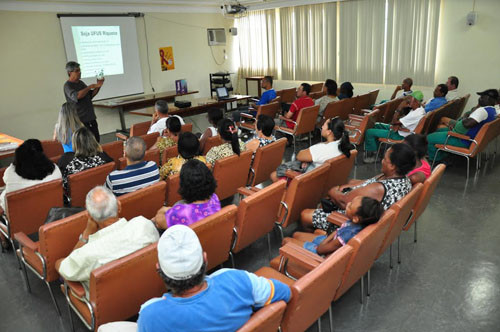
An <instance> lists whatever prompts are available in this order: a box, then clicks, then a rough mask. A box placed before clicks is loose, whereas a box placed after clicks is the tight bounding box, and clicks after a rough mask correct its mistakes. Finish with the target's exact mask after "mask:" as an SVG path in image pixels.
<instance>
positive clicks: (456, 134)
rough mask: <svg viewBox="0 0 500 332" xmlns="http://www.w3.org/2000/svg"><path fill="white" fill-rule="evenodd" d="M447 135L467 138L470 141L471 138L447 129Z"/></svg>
mask: <svg viewBox="0 0 500 332" xmlns="http://www.w3.org/2000/svg"><path fill="white" fill-rule="evenodd" d="M448 136H453V137H456V138H460V139H464V140H467V141H472V139H471V138H470V137H469V136H467V135H462V134H459V133H455V132H453V131H448Z"/></svg>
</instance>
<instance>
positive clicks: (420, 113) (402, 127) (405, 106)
mask: <svg viewBox="0 0 500 332" xmlns="http://www.w3.org/2000/svg"><path fill="white" fill-rule="evenodd" d="M423 97H424V96H423V94H422V92H420V91H415V92H413V93H412V94H411V95H410V96H408V97H405V99H404V100H403V101H402V102H401V104H399V106H398V109H397V110H396V112H395V113H394V117H393V119H392V123H391V124H387V123H380V122H377V123H376V124H375V126H374V127H373V128H371V129H368V130H367V131H366V136H365V151H366V154H367V156H366V157H365V158H364V159H363V161H364V162H365V163H373V162H375V152H376V151H377V149H378V145H379V141H378V139H379V138H390V139H392V140H402V139H404V138H405V137H406V136H408V135H410V134H412V133H413V132H414V130H415V128H416V127H417V125H418V123H419V122H420V119H422V118H423V117H424V115H425V109H424V108H423V107H421V106H420V102H421V101H422V99H423Z"/></svg>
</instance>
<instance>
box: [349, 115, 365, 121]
mask: <svg viewBox="0 0 500 332" xmlns="http://www.w3.org/2000/svg"><path fill="white" fill-rule="evenodd" d="M364 117H365V116H364V115H359V114H349V119H354V120H360V121H361V120H363V118H364Z"/></svg>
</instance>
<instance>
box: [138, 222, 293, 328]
mask: <svg viewBox="0 0 500 332" xmlns="http://www.w3.org/2000/svg"><path fill="white" fill-rule="evenodd" d="M158 263H159V267H160V268H159V270H158V273H159V274H160V276H161V277H162V279H163V280H164V281H165V284H166V286H167V289H169V290H170V292H168V293H165V294H164V295H163V296H162V297H161V298H154V299H151V300H149V301H147V302H146V303H144V304H143V305H142V307H141V310H140V312H139V320H138V331H144V332H145V331H158V332H161V331H169V332H175V331H190V332H197V331H204V332H210V331H214V332H215V331H217V332H223V331H227V332H229V331H231V332H232V331H236V330H238V329H239V328H240V327H241V326H242V325H243V324H245V323H246V322H247V321H248V320H249V319H250V316H251V315H252V313H253V311H254V310H255V309H258V308H261V307H263V306H265V305H268V304H270V303H273V302H277V301H280V300H284V301H286V302H288V300H289V299H290V293H291V292H290V288H289V287H288V286H287V285H285V284H283V283H281V282H280V281H277V280H273V279H266V278H263V277H258V276H256V275H255V274H253V273H250V272H246V271H242V270H235V269H221V270H218V271H216V272H214V273H212V274H211V275H210V276H205V272H206V263H207V255H206V253H205V252H203V249H202V247H201V244H200V241H199V240H198V237H197V236H196V233H195V232H194V231H193V230H192V229H191V228H189V227H187V226H184V225H175V226H172V227H170V228H168V229H167V230H166V231H165V233H163V235H162V236H161V238H160V241H159V242H158Z"/></svg>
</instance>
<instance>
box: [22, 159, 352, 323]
mask: <svg viewBox="0 0 500 332" xmlns="http://www.w3.org/2000/svg"><path fill="white" fill-rule="evenodd" d="M355 154H356V151H353V155H352V156H351V158H346V157H345V156H340V157H337V158H333V159H332V160H329V161H328V162H327V163H325V164H324V165H323V166H321V167H319V168H317V169H315V170H313V171H311V172H309V173H306V174H302V175H299V176H296V177H294V178H293V180H292V181H291V183H290V185H289V186H288V188H287V189H286V183H285V181H279V182H277V183H274V184H272V185H270V186H268V187H266V188H264V189H262V190H256V189H255V188H252V190H250V189H247V188H240V192H241V193H242V194H243V195H248V196H246V197H245V198H243V199H242V200H241V202H240V204H239V206H238V207H236V206H234V205H230V206H227V207H225V208H223V209H222V210H221V211H219V212H218V213H216V214H214V215H212V216H210V217H208V218H205V219H203V220H202V221H200V222H197V223H195V224H193V225H192V227H193V229H194V230H195V232H196V233H197V234H198V237H199V238H200V241H201V243H202V246H203V248H204V250H205V251H206V252H207V254H208V262H209V264H208V269H212V268H214V267H216V266H217V265H219V264H221V263H223V262H225V261H226V260H227V259H228V258H231V262H232V263H233V266H234V258H233V254H234V253H238V252H239V251H241V250H243V249H244V248H246V247H248V246H249V245H250V244H251V243H253V242H254V241H256V240H257V239H258V238H260V237H261V236H263V235H265V234H268V244H269V232H271V231H272V229H273V228H274V227H275V226H278V227H279V228H281V227H286V226H287V225H289V224H291V223H292V222H296V221H297V220H298V219H299V216H300V211H302V210H303V209H305V208H310V207H313V206H314V205H315V204H317V202H318V201H319V198H320V197H321V196H322V195H323V194H324V193H325V192H326V191H327V190H328V189H329V188H330V187H331V186H333V185H338V184H342V183H345V182H346V181H347V177H348V175H349V173H350V170H351V169H352V166H353V159H354V158H355ZM230 158H231V157H230ZM167 189H168V184H166V183H165V182H160V183H157V184H155V185H152V186H149V187H146V188H143V189H140V190H138V191H136V192H133V193H130V194H126V195H123V196H120V197H119V198H118V200H119V201H120V216H121V217H125V218H127V219H130V218H132V217H134V216H136V215H143V216H145V217H146V218H151V217H153V216H154V214H155V213H156V211H157V210H158V209H159V208H160V207H161V206H162V205H163V203H164V198H165V196H166V195H167V193H166V192H167ZM318 189H319V190H318ZM311 196H314V198H311ZM87 217H88V216H87V212H86V211H84V212H81V213H79V214H76V215H73V216H71V217H68V218H65V219H63V220H60V221H56V222H53V223H50V224H46V225H43V226H41V227H40V228H39V231H38V234H39V241H38V242H34V241H32V240H31V239H30V238H29V237H28V236H27V235H26V233H24V232H18V233H17V234H16V235H15V237H16V240H17V241H18V242H19V244H20V248H19V250H18V251H17V252H18V256H19V258H20V260H21V261H22V262H23V265H24V266H25V267H24V274H25V277H26V278H27V276H26V268H27V269H29V270H31V271H32V272H34V273H35V275H36V276H37V277H38V278H40V279H42V280H43V281H44V282H45V283H46V285H47V287H48V289H49V292H50V294H51V297H52V300H53V302H54V305H55V306H56V310H58V311H59V309H58V307H57V303H56V302H55V299H54V296H53V294H52V289H51V288H50V284H49V283H50V282H52V281H55V280H56V279H57V278H58V273H57V271H56V270H55V262H56V260H58V259H60V258H63V257H66V256H67V255H68V254H69V253H70V252H71V249H72V248H73V246H74V243H76V241H77V239H78V235H79V234H80V233H81V231H82V230H83V229H84V228H85V225H86V220H87ZM231 233H232V234H231ZM155 264H156V245H151V246H149V247H148V248H144V249H142V250H140V251H138V252H136V253H134V254H131V255H129V256H126V257H123V258H121V259H119V260H116V261H114V262H111V263H109V264H106V265H105V266H103V267H101V268H98V269H96V270H94V271H93V272H92V274H91V279H90V293H89V295H90V297H89V299H88V300H87V299H86V298H85V291H84V289H83V287H82V286H81V285H80V284H78V283H72V282H69V281H66V282H65V285H64V286H63V291H64V293H65V296H66V299H67V301H68V305H69V306H70V307H71V308H72V310H73V311H75V312H76V313H77V316H79V317H80V318H81V319H82V321H84V323H85V324H86V325H87V327H88V328H89V329H97V328H98V326H99V325H101V324H103V323H106V322H109V321H115V320H123V319H126V318H128V317H130V316H133V315H134V314H136V313H137V311H138V308H139V306H140V304H141V303H143V302H144V301H146V300H147V299H148V298H151V297H154V296H159V295H161V293H162V292H164V286H163V283H162V282H161V280H160V279H159V278H158V276H157V275H156V272H155V268H154V267H155ZM139 265H140V267H141V268H138V266H139ZM132 270H133V271H134V272H131V271H132ZM124 276H127V277H126V278H124ZM131 276H133V278H134V280H141V281H142V282H141V283H138V284H137V285H135V287H133V288H134V290H132V291H131V292H130V293H128V294H120V295H118V294H117V293H120V292H121V293H123V289H125V287H127V289H128V288H130V287H129V285H130V284H129V282H128V280H131V279H130V278H131ZM26 282H27V279H26ZM111 284H112V285H113V286H112V287H110V286H109V285H111ZM127 285H128V286H127ZM122 286H123V287H122ZM28 289H29V286H28ZM261 315H264V313H262V314H260V315H259V316H258V317H260V316H261ZM256 319H257V318H256ZM249 323H250V322H249Z"/></svg>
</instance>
